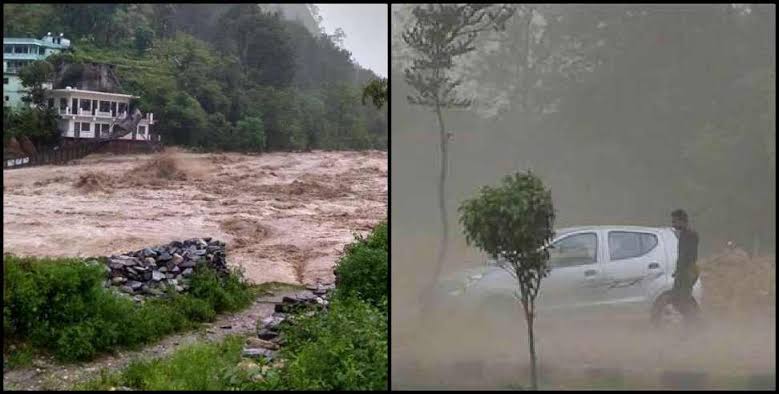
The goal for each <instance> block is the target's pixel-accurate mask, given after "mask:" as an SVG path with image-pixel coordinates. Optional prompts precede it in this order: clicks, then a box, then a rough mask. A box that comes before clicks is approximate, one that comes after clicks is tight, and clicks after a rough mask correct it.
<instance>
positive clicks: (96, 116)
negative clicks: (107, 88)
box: [46, 87, 160, 141]
mask: <svg viewBox="0 0 779 394" xmlns="http://www.w3.org/2000/svg"><path fill="white" fill-rule="evenodd" d="M46 98H47V100H48V105H49V107H50V108H56V109H57V112H58V113H59V115H60V120H59V129H60V131H62V136H63V137H65V138H66V139H83V138H99V137H105V136H108V135H109V134H110V133H111V132H112V130H111V125H112V124H114V123H118V122H119V121H120V120H121V119H124V118H125V117H127V112H128V111H129V106H130V100H131V99H135V98H138V97H137V96H133V95H129V94H120V93H106V92H96V91H91V90H79V89H73V88H71V87H66V88H65V89H53V90H47V91H46ZM153 124H154V114H152V113H147V114H146V115H145V116H144V117H143V118H141V120H140V122H139V123H138V126H137V127H136V129H135V130H134V131H133V132H131V133H128V134H126V135H124V136H122V137H120V138H119V139H122V140H140V141H159V140H160V136H159V135H158V134H153V133H152V132H151V126H152V125H153Z"/></svg>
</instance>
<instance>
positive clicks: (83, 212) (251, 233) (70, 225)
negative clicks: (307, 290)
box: [3, 150, 387, 283]
mask: <svg viewBox="0 0 779 394" xmlns="http://www.w3.org/2000/svg"><path fill="white" fill-rule="evenodd" d="M3 186H4V187H3V197H4V198H3V251H4V252H5V253H8V252H10V253H15V254H19V255H35V256H96V255H108V254H114V253H121V252H126V251H130V250H137V249H140V248H143V247H146V246H150V245H157V244H164V243H168V242H171V241H173V240H182V239H187V238H194V237H213V238H216V239H220V240H224V241H225V242H227V256H228V263H229V264H231V265H233V266H240V267H242V268H244V269H245V273H246V276H247V277H248V278H249V279H250V280H251V281H253V282H255V283H262V282H269V281H278V282H286V283H314V282H316V281H317V280H320V281H322V282H332V281H333V274H332V268H333V265H334V264H335V262H336V260H337V258H338V256H339V255H340V253H341V251H342V249H343V246H344V245H346V244H348V243H349V242H352V241H353V239H354V237H353V236H354V233H366V232H367V231H368V230H370V228H371V227H372V226H374V225H375V224H376V223H378V222H379V221H380V220H383V219H384V218H386V215H387V153H386V152H380V151H366V152H321V151H315V152H308V153H268V154H263V155H242V154H234V153H230V154H201V153H190V152H185V151H180V150H176V151H168V153H167V155H166V160H160V159H159V157H157V156H152V155H102V154H101V155H90V156H88V157H86V158H84V159H81V160H79V161H77V162H74V163H72V164H70V165H66V166H42V167H33V168H26V169H17V170H6V171H3Z"/></svg>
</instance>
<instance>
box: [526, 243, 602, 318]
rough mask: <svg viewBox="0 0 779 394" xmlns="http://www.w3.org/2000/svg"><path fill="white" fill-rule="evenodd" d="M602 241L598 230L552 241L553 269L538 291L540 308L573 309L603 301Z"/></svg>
mask: <svg viewBox="0 0 779 394" xmlns="http://www.w3.org/2000/svg"><path fill="white" fill-rule="evenodd" d="M600 243H601V242H600V239H599V236H598V232H597V231H594V230H589V231H580V232H575V233H570V234H566V235H564V236H562V237H560V238H559V239H557V240H555V241H554V242H553V243H552V248H550V250H549V266H550V268H551V269H550V272H549V275H548V276H547V277H546V278H544V279H543V280H542V281H541V289H540V290H539V293H538V308H539V310H559V309H573V308H578V307H584V306H588V305H591V304H593V303H596V302H599V301H600V300H601V298H602V294H600V293H602V284H603V281H604V273H603V272H602V267H601V266H600V263H599V262H600V261H601V258H602V257H601V256H602V253H601V252H600V251H599V245H600ZM599 287H600V288H599Z"/></svg>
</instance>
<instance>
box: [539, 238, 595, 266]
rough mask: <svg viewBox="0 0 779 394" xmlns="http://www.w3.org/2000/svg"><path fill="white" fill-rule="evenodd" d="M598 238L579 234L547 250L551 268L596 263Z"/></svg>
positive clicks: (559, 241) (562, 240)
mask: <svg viewBox="0 0 779 394" xmlns="http://www.w3.org/2000/svg"><path fill="white" fill-rule="evenodd" d="M597 251H598V237H597V235H595V233H581V234H574V235H571V236H568V237H565V238H563V239H561V240H558V241H557V242H555V243H553V244H552V248H550V249H549V265H550V267H552V268H564V267H575V266H578V265H586V264H593V263H595V262H596V261H597V257H596V256H597Z"/></svg>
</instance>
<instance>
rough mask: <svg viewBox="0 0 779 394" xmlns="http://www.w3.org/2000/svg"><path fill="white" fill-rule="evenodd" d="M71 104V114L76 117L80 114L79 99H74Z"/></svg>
mask: <svg viewBox="0 0 779 394" xmlns="http://www.w3.org/2000/svg"><path fill="white" fill-rule="evenodd" d="M71 103H72V104H73V105H71V106H70V112H71V113H72V114H73V115H76V114H78V99H77V98H74V99H73V100H72V101H71Z"/></svg>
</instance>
